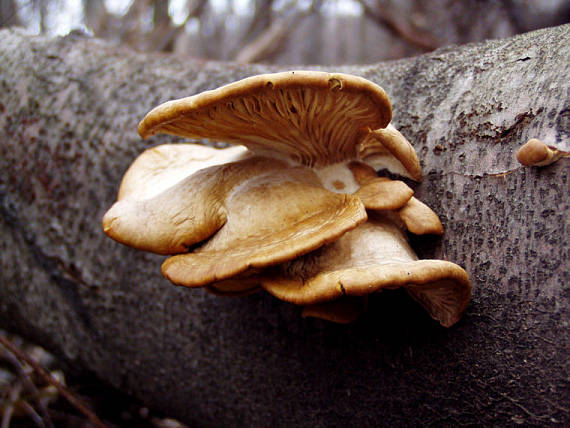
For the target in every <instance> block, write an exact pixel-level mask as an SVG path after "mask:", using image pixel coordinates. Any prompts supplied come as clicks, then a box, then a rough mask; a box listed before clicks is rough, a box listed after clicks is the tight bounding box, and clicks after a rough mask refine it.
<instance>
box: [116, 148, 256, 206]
mask: <svg viewBox="0 0 570 428" xmlns="http://www.w3.org/2000/svg"><path fill="white" fill-rule="evenodd" d="M248 156H250V153H249V152H248V150H247V149H246V148H245V147H243V146H232V147H228V148H225V149H215V148H213V147H208V146H202V145H199V144H162V145H160V146H155V147H152V148H150V149H147V150H145V151H144V152H142V153H141V154H140V155H139V156H138V157H137V158H136V159H135V161H134V162H133V163H132V164H131V166H130V167H129V169H128V170H127V172H126V173H125V175H124V176H123V179H122V180H121V185H120V187H119V193H118V195H117V200H121V199H125V198H134V199H150V198H152V197H154V196H156V195H158V194H159V193H161V192H163V191H164V190H166V189H167V188H169V187H171V186H173V185H174V184H176V183H178V182H179V181H181V180H183V179H184V178H186V177H189V176H190V175H192V174H194V173H195V172H197V171H199V170H201V169H204V168H207V167H209V166H214V165H221V164H224V163H228V162H235V161H238V160H241V159H244V158H246V157H248Z"/></svg>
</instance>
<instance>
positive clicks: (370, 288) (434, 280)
mask: <svg viewBox="0 0 570 428" xmlns="http://www.w3.org/2000/svg"><path fill="white" fill-rule="evenodd" d="M259 283H260V284H261V286H262V287H263V288H264V289H266V290H267V291H268V292H269V293H271V294H272V295H274V296H276V297H278V298H279V299H282V300H285V301H288V302H291V303H295V304H298V305H316V304H322V303H325V302H330V301H334V300H336V299H339V298H341V297H344V296H365V295H368V294H370V293H373V292H379V291H382V290H383V289H394V288H399V287H404V288H405V289H406V290H407V291H408V293H409V294H410V295H411V296H412V297H413V298H414V299H416V300H417V301H418V302H419V303H420V304H421V305H422V306H424V307H425V308H426V310H427V311H428V312H429V313H430V315H431V316H432V317H433V318H435V319H437V320H439V321H440V323H441V324H442V325H444V326H446V327H449V326H451V325H452V324H454V323H455V322H457V321H458V320H459V318H460V317H461V314H462V313H463V311H464V310H465V308H466V306H467V304H468V302H469V298H470V295H471V286H470V282H469V277H468V275H467V273H466V272H465V271H464V270H463V269H462V268H461V267H460V266H458V265H456V264H454V263H451V262H448V261H443V260H417V258H416V255H415V254H414V252H413V251H412V250H411V248H410V247H409V245H408V244H407V242H406V240H405V237H404V235H403V233H402V231H401V230H400V229H399V228H398V227H397V226H396V224H395V223H394V222H392V220H391V219H390V217H389V216H383V215H374V216H373V218H369V219H368V221H367V222H366V223H363V224H362V225H360V226H359V227H357V228H356V229H354V230H352V231H350V232H347V233H346V234H344V235H343V236H342V237H340V238H339V239H338V240H336V241H335V242H333V243H331V244H328V245H326V246H324V247H322V248H320V249H318V250H317V251H313V252H311V253H309V254H307V255H305V256H303V257H300V258H299V259H296V260H293V261H291V262H288V263H285V264H283V265H279V266H274V267H273V268H271V269H269V270H268V271H267V272H264V273H262V274H260V275H259Z"/></svg>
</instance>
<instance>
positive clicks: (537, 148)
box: [517, 138, 568, 166]
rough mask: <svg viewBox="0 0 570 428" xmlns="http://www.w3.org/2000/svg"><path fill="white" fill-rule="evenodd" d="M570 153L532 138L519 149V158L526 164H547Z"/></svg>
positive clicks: (520, 161)
mask: <svg viewBox="0 0 570 428" xmlns="http://www.w3.org/2000/svg"><path fill="white" fill-rule="evenodd" d="M564 156H568V153H566V152H564V151H561V150H558V149H557V148H556V147H553V146H547V145H546V144H544V143H543V142H542V141H540V140H538V139H536V138H531V139H530V140H528V141H527V142H526V143H525V144H523V145H522V146H521V147H520V148H519V149H518V151H517V160H518V161H519V163H521V164H522V165H525V166H546V165H550V164H551V163H554V162H556V161H557V160H558V159H560V158H561V157H564Z"/></svg>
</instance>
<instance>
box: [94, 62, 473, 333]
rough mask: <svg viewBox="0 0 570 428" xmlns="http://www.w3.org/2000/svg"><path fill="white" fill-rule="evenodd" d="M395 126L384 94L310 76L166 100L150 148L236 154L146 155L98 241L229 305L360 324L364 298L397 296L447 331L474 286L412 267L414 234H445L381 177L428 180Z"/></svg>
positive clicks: (150, 130) (407, 194)
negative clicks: (393, 292) (264, 305)
mask: <svg viewBox="0 0 570 428" xmlns="http://www.w3.org/2000/svg"><path fill="white" fill-rule="evenodd" d="M390 120H391V106H390V102H389V100H388V97H387V95H386V94H385V92H384V91H383V90H382V88H380V87H379V86H377V85H375V84H373V83H372V82H369V81H367V80H365V79H362V78H360V77H356V76H350V75H345V74H329V73H323V72H314V71H294V72H284V73H276V74H268V75H261V76H254V77H250V78H247V79H244V80H242V81H239V82H235V83H232V84H230V85H226V86H223V87H221V88H218V89H215V90H213V91H207V92H204V93H202V94H198V95H194V96H192V97H188V98H183V99H180V100H175V101H169V102H167V103H165V104H162V105H160V106H158V107H156V108H155V109H153V110H152V111H151V112H149V113H148V114H147V116H146V117H145V118H144V119H143V120H142V121H141V123H140V124H139V133H140V134H141V136H142V137H143V138H146V137H149V136H151V135H154V134H156V133H159V132H163V133H169V134H175V135H180V136H184V137H190V138H207V139H212V140H221V141H226V142H230V143H233V144H239V145H240V146H237V147H233V148H228V149H212V148H206V147H203V146H199V145H196V144H180V145H164V146H159V147H157V148H154V149H151V150H148V151H146V152H144V153H143V154H142V155H141V156H140V157H139V158H138V159H137V160H136V161H135V162H134V163H133V165H132V166H131V168H130V169H129V170H128V171H127V173H126V174H125V177H124V179H123V181H122V183H121V187H120V189H119V196H118V200H117V202H116V203H115V204H114V205H113V206H112V207H111V209H110V210H109V211H108V212H107V213H106V214H105V216H104V218H103V229H104V231H105V232H106V233H107V234H108V235H109V236H110V237H112V238H113V239H115V240H117V241H119V242H122V243H124V244H127V245H130V246H133V247H135V248H139V249H143V250H147V251H152V252H156V253H160V254H169V255H172V257H169V258H168V259H167V260H166V261H165V262H164V263H163V266H162V272H163V274H164V275H165V276H166V277H167V278H168V279H169V280H170V281H172V282H173V283H175V284H179V285H184V286H189V287H205V288H206V289H208V290H209V291H212V292H214V293H216V294H223V295H240V294H246V293H249V292H252V291H255V290H257V289H259V288H264V289H266V290H268V291H269V292H270V293H272V294H273V295H275V296H278V297H280V298H283V299H284V300H287V301H291V302H293V303H297V304H300V305H303V306H304V307H305V309H304V315H306V316H319V317H321V318H325V319H329V320H333V321H336V322H348V321H351V320H353V319H354V318H355V316H356V315H357V314H358V313H360V311H361V310H362V309H363V308H364V306H365V300H366V297H365V296H366V295H367V294H368V293H370V292H376V291H380V290H381V289H384V288H394V287H400V286H402V287H405V288H406V290H408V292H409V293H410V294H411V295H412V296H413V297H414V298H416V299H417V300H418V301H420V302H421V303H422V304H423V305H424V306H425V307H426V308H427V309H428V311H429V312H430V313H431V314H432V316H434V317H435V318H436V319H439V320H440V322H441V323H442V324H443V325H451V324H452V323H453V322H455V321H456V320H457V319H458V314H460V313H461V312H462V310H463V309H464V306H465V304H466V301H467V300H468V294H469V293H468V292H467V291H468V290H470V288H469V281H468V278H467V274H465V272H464V271H463V270H462V269H461V268H460V267H459V266H457V265H454V264H452V263H450V262H443V261H417V260H416V259H417V258H416V256H415V254H414V253H413V251H412V250H411V248H409V246H407V243H406V239H405V236H404V234H403V230H404V227H406V226H407V228H408V229H409V230H410V231H411V232H413V233H442V232H443V229H442V227H441V223H440V222H439V219H438V218H437V215H436V214H435V213H433V211H431V210H430V209H429V208H428V207H427V206H425V205H424V204H422V203H421V202H419V201H418V200H417V199H416V198H414V197H413V190H412V189H410V188H409V187H408V186H407V185H406V184H405V183H404V182H402V181H398V180H390V179H388V178H383V177H378V175H377V172H376V171H377V170H380V169H383V168H386V169H388V170H389V171H391V172H393V173H396V174H400V175H404V176H406V177H409V178H412V179H414V180H417V181H419V180H421V168H420V165H419V161H418V159H417V156H416V153H415V151H414V150H413V147H412V146H411V144H410V143H409V142H408V141H407V140H406V139H405V138H404V137H403V136H402V134H400V133H399V132H398V131H397V130H396V129H395V128H394V127H393V126H392V125H390ZM367 212H368V213H372V214H370V215H371V218H370V219H368V216H369V214H368V213H367ZM367 219H368V221H367ZM353 247H354V248H353ZM356 247H358V248H359V249H358V250H357V249H356ZM347 251H348V252H347ZM357 254H360V255H361V256H363V257H362V258H361V257H359V256H358V255H357ZM352 274H354V275H353V276H351V275H352ZM432 274H434V275H432ZM398 275H400V276H398ZM438 275H439V276H438ZM323 278H328V279H330V281H332V282H330V281H329V280H326V281H325V280H324V279H323ZM335 278H336V279H335ZM350 278H352V279H350ZM323 281H324V282H323ZM327 281H328V282H327ZM334 281H337V282H334ZM323 284H326V286H325V285H323ZM338 284H342V286H341V287H340V288H339V286H338ZM344 284H346V287H345V285H344ZM339 290H340V294H339ZM347 290H348V291H347ZM427 290H431V291H430V292H427ZM466 290H467V291H466ZM426 295H428V297H425V296H426ZM438 295H439V296H440V297H441V298H439V299H438V298H437V296H438ZM465 296H467V300H465ZM449 301H453V302H455V303H454V304H455V307H454V308H451V309H449V307H450V306H453V304H450V305H447V304H446V302H449ZM457 302H459V303H457Z"/></svg>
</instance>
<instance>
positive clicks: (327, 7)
mask: <svg viewBox="0 0 570 428" xmlns="http://www.w3.org/2000/svg"><path fill="white" fill-rule="evenodd" d="M104 1H105V6H106V7H107V10H109V12H112V13H114V14H118V15H122V14H123V13H125V12H126V11H127V10H128V8H129V6H130V4H131V3H132V0H104ZM18 3H19V4H20V10H21V14H22V18H24V20H25V21H27V22H32V23H34V24H32V28H30V31H32V32H38V31H39V28H37V27H38V25H39V24H38V23H37V21H38V19H37V17H36V16H35V15H36V12H35V11H34V10H33V9H32V7H31V3H32V2H30V1H29V0H19V1H18ZM210 3H211V5H212V7H213V8H214V10H215V11H216V12H218V13H222V12H224V11H225V10H228V9H229V8H231V7H233V11H234V13H235V14H239V15H248V14H250V13H251V7H250V5H251V0H210ZM279 3H283V2H282V1H277V2H276V7H277V8H279ZM184 4H185V0H171V1H170V14H171V16H172V17H173V20H174V22H175V23H181V22H182V21H183V20H184V18H185V16H184V12H185V11H184ZM298 4H299V6H301V7H308V5H309V4H310V0H299V2H298ZM82 9H83V7H82V1H81V0H55V1H54V2H53V4H52V10H50V11H49V13H48V18H47V24H48V28H50V29H51V31H50V32H53V33H55V34H58V35H64V34H67V33H69V31H71V30H73V29H77V28H82V29H85V27H83V25H82V21H83V16H82ZM322 11H323V13H333V14H347V15H359V14H360V13H361V11H362V9H361V6H360V5H359V4H358V1H357V0H327V1H325V2H324V4H323V8H322ZM34 26H35V27H36V28H34Z"/></svg>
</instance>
